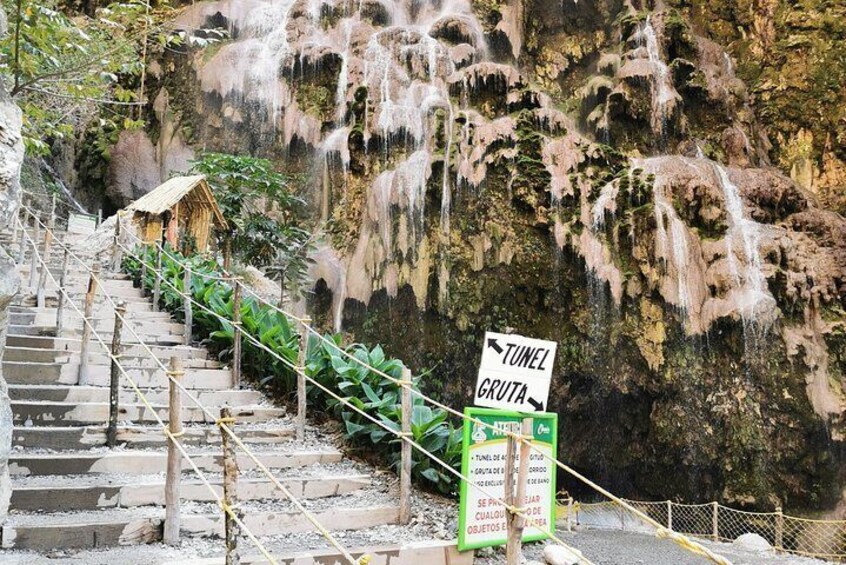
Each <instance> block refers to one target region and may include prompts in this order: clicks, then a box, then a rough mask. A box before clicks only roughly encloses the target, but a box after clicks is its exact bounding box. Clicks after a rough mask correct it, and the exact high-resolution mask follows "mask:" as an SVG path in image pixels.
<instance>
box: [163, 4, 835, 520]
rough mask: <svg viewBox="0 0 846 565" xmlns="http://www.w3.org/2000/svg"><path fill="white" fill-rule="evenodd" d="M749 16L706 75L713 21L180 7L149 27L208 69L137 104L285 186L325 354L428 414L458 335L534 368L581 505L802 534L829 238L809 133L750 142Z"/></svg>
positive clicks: (822, 496) (715, 52) (717, 35)
mask: <svg viewBox="0 0 846 565" xmlns="http://www.w3.org/2000/svg"><path fill="white" fill-rule="evenodd" d="M774 5H778V9H777V10H776V12H775V14H766V13H764V12H765V10H764V11H763V12H762V11H761V10H759V9H758V8H756V9H754V10H751V14H752V16H750V17H752V18H753V20H754V21H746V19H745V16H743V17H741V16H740V15H739V14H735V15H734V16H732V17H736V18H738V19H740V20H743V21H740V22H738V23H740V24H741V25H742V26H747V27H750V26H751V27H752V28H754V33H752V34H750V38H749V39H748V42H749V43H747V39H746V38H744V39H743V40H738V41H737V42H735V43H732V44H731V45H729V44H728V42H726V41H723V39H725V38H731V39H736V38H735V31H729V30H728V28H726V29H723V28H718V27H717V24H718V22H719V21H721V20H725V19H726V16H725V15H724V13H721V14H720V17H718V18H713V21H712V22H708V23H707V24H704V23H703V21H702V20H703V19H705V18H707V17H708V15H709V10H710V8H708V7H703V8H700V9H699V12H696V13H693V12H694V10H693V9H692V8H688V7H687V6H676V5H675V3H672V2H670V3H667V5H664V4H661V5H656V6H654V7H653V6H646V5H643V4H641V3H638V2H634V3H629V2H618V1H611V0H609V1H600V2H571V1H569V0H567V1H565V2H562V3H557V2H539V1H525V2H520V1H517V2H514V1H509V2H504V1H502V2H500V1H484V2H483V1H478V0H474V1H472V2H470V1H463V0H455V1H452V2H391V3H389V2H376V1H373V2H370V1H368V2H363V3H356V4H355V5H353V4H350V3H345V2H340V1H316V0H315V1H306V0H297V1H293V0H284V1H282V2H264V1H257V2H255V3H250V5H249V9H246V8H239V6H238V5H236V3H229V2H200V3H196V4H194V5H192V6H190V7H187V8H186V9H185V11H184V12H183V13H182V14H181V15H180V18H179V20H178V21H177V22H176V26H177V27H178V26H183V27H185V29H188V30H191V29H195V28H199V27H202V26H204V25H206V26H218V25H224V26H225V27H228V28H229V29H230V30H231V32H232V37H231V39H230V40H228V41H226V42H224V43H223V44H222V45H219V46H215V47H214V48H213V49H209V50H207V51H202V50H197V51H196V52H191V53H190V54H189V55H188V56H182V57H180V56H177V55H173V54H171V55H168V57H169V58H168V60H166V61H163V62H162V67H163V68H170V69H173V72H171V73H164V74H162V75H160V76H159V77H153V78H151V80H150V83H149V88H150V94H149V98H150V99H157V100H164V99H166V100H167V101H168V105H167V108H168V115H169V116H170V118H169V119H170V122H169V125H168V126H167V128H165V129H167V130H168V135H167V136H165V137H166V138H167V139H175V140H177V141H178V142H179V144H181V143H182V142H183V141H184V143H185V144H186V145H192V146H194V147H203V148H206V149H216V150H223V151H226V150H231V148H232V147H237V148H239V151H241V150H242V151H244V152H250V153H256V154H261V155H265V156H269V157H272V158H274V159H276V161H277V162H278V163H279V165H280V167H281V168H285V169H286V170H289V171H290V172H295V173H298V174H301V175H302V176H303V177H304V178H306V179H307V180H306V181H305V183H304V186H302V187H301V190H302V192H303V194H304V195H306V196H307V197H309V198H310V200H311V201H312V202H313V210H314V216H315V221H316V222H320V225H322V226H324V227H325V238H324V241H322V242H321V245H320V248H319V252H318V253H317V254H316V256H315V259H316V260H317V263H316V265H315V266H314V269H313V272H312V275H313V276H314V278H315V281H316V282H315V289H316V293H315V295H314V298H313V299H312V301H311V305H310V306H311V309H312V310H313V312H314V317H315V318H316V319H317V320H320V321H321V323H322V324H323V325H324V326H325V328H326V329H327V330H328V329H334V330H339V329H345V330H347V331H349V332H350V333H352V334H354V337H355V338H356V339H361V340H364V341H368V342H380V343H383V344H385V345H386V347H387V348H388V349H389V350H390V351H391V353H392V354H394V355H396V356H398V357H400V358H402V359H404V360H406V361H407V362H409V363H410V364H411V365H412V367H414V368H415V369H422V368H430V367H436V370H435V371H434V373H433V374H431V375H428V376H427V377H426V380H425V383H424V387H426V388H427V389H428V390H429V391H431V392H433V393H435V394H436V395H438V396H440V397H442V398H445V399H447V400H449V401H450V402H452V403H453V404H455V405H461V404H464V403H467V402H468V399H469V398H470V397H471V396H472V383H473V380H474V378H475V370H476V361H475V360H476V359H478V355H479V344H480V343H481V336H482V333H483V332H484V331H485V330H497V329H503V328H505V327H514V328H516V329H517V330H518V331H519V332H520V333H524V334H529V335H535V336H539V337H540V336H542V337H546V338H549V339H555V340H557V341H558V343H559V348H558V351H559V358H558V359H557V365H556V366H557V370H556V374H555V376H554V383H553V395H552V398H551V409H553V410H556V411H558V412H559V414H560V417H561V426H560V429H561V442H562V451H561V455H562V456H563V457H564V458H566V459H568V460H570V461H573V462H575V463H576V464H577V465H579V466H580V467H581V468H583V469H584V470H585V471H586V472H588V474H589V475H591V476H594V477H597V478H598V479H600V480H601V481H603V482H604V484H606V485H608V486H610V487H613V488H615V489H617V490H618V491H619V492H620V493H622V494H629V495H633V496H634V495H637V494H641V495H650V496H655V497H659V498H662V499H663V498H667V497H669V496H679V497H681V498H684V499H685V500H694V499H695V500H700V499H710V498H712V497H716V498H720V499H721V500H724V501H727V502H733V503H736V504H744V505H749V506H754V507H760V508H768V509H771V508H772V507H773V506H775V505H777V504H781V505H783V506H785V507H791V506H792V507H795V508H808V507H814V508H832V507H833V506H834V503H835V501H836V500H837V498H838V497H839V496H840V492H841V486H842V485H843V484H844V482H846V476H844V475H843V467H842V460H843V438H844V433H845V431H846V430H845V429H844V425H846V424H845V423H844V421H843V418H844V409H845V408H846V405H845V404H844V374H846V365H844V363H845V362H846V361H844V359H846V355H844V351H846V329H844V309H846V287H844V285H846V281H844V273H845V272H846V248H844V245H846V237H844V230H845V229H846V221H844V219H843V218H842V216H839V215H837V213H835V212H832V211H831V210H830V209H829V208H827V207H826V206H827V203H828V202H829V201H830V200H829V199H827V197H826V198H823V199H820V196H821V194H819V195H814V194H813V190H815V188H814V186H815V185H814V182H816V181H815V180H814V179H818V178H819V177H820V175H823V172H822V171H823V169H820V170H819V171H815V170H814V167H815V165H814V163H815V161H814V160H815V159H817V161H816V162H820V159H819V155H821V153H820V152H819V146H820V143H821V141H820V138H819V132H817V131H816V130H817V129H818V128H815V130H814V131H815V133H814V134H809V135H811V137H812V138H813V139H809V138H807V136H805V137H801V136H798V134H796V135H793V137H785V139H784V140H782V139H781V138H780V137H779V135H781V133H780V131H773V130H772V129H768V128H766V127H764V125H763V124H768V123H769V121H768V120H767V119H763V120H762V119H761V115H760V111H761V106H760V104H761V103H762V101H761V99H760V98H756V95H760V94H761V93H762V92H764V91H767V92H770V91H772V88H774V87H772V88H771V87H765V86H764V84H765V82H766V81H767V80H770V79H767V78H765V77H753V75H754V73H753V72H752V69H750V65H749V60H748V59H746V58H743V57H742V54H744V53H746V52H747V51H746V50H747V49H752V50H753V51H752V52H755V51H754V49H758V48H759V47H761V46H764V45H773V42H774V41H775V38H776V34H775V33H774V30H775V29H776V27H778V26H780V25H786V24H785V22H784V21H783V20H780V19H779V18H781V17H782V16H783V13H782V10H784V9H785V8H784V7H783V6H781V3H778V2H776V3H774ZM823 11H825V10H823ZM700 12H701V13H700ZM759 12H760V13H759ZM826 13H827V12H826ZM729 19H731V18H729ZM815 21H816V20H815ZM795 25H796V24H795V22H794V23H792V24H790V26H795ZM756 45H757V46H758V47H755V46H756ZM803 49H804V48H803ZM800 51H801V50H800ZM763 52H764V51H761V53H763ZM757 56H758V57H759V58H760V57H761V56H762V55H761V54H760V53H759V54H758V55H757ZM744 79H745V80H744ZM753 79H754V80H753ZM750 80H752V82H750ZM762 81H764V82H762ZM162 104H163V103H161V104H159V106H160V107H159V110H157V111H160V110H161V106H162ZM764 106H765V107H767V108H769V107H771V104H770V103H769V102H768V101H765V103H764ZM785 131H787V130H785ZM179 132H181V133H179ZM177 133H179V136H177V135H176V134H177ZM791 135H792V134H791ZM180 136H181V137H180ZM800 137H801V139H800ZM155 138H157V137H156V136H152V137H151V139H155ZM794 139H795V141H791V140H794ZM832 139H835V138H832ZM800 141H801V143H800ZM174 143H176V141H174ZM179 144H177V145H178V146H180V147H181V145H179ZM833 145H834V143H833V142H832V146H833ZM791 147H793V148H794V149H795V150H794V149H790V148H791ZM807 147H810V148H811V149H812V150H810V153H809V152H808V151H806V150H805V148H807ZM149 149H150V148H149V147H148V151H147V152H148V153H149V152H150V151H149ZM788 150H789V151H793V153H791V155H794V156H795V159H792V160H789V163H787V164H789V165H790V166H785V164H786V162H785V161H784V156H785V155H787V154H788V153H789V151H788ZM824 154H825V155H829V157H828V160H827V161H825V160H823V161H824V162H826V163H828V165H827V168H825V169H824V172H825V175H827V176H826V177H825V178H826V179H827V180H826V182H827V183H829V184H830V183H831V182H834V180H833V179H837V178H841V177H842V175H840V174H839V171H840V168H839V165H838V163H839V162H840V161H839V159H840V157H838V155H839V154H838V152H837V150H836V149H833V148H832V149H830V150H828V152H827V153H825V152H824ZM800 157H801V159H800ZM802 159H804V161H803V160H802ZM770 163H773V164H774V165H777V166H779V167H781V172H780V171H779V170H778V169H776V168H774V167H773V166H771V165H770ZM803 163H810V165H807V166H806V164H803ZM808 167H810V168H808ZM794 168H795V171H794V170H793V169H794ZM791 171H793V172H792V177H793V178H788V176H787V175H786V173H791ZM802 179H806V180H807V179H810V180H808V182H805V180H802ZM797 181H798V182H797ZM827 186H828V185H827ZM808 189H811V190H808ZM599 439H601V441H598V440H599Z"/></svg>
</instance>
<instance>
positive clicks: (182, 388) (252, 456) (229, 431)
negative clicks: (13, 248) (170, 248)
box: [18, 206, 358, 564]
mask: <svg viewBox="0 0 846 565" xmlns="http://www.w3.org/2000/svg"><path fill="white" fill-rule="evenodd" d="M22 208H23V209H24V210H25V211H26V212H27V213H29V214H30V215H32V217H33V218H35V219H36V221H37V222H38V223H39V224H41V225H42V226H43V227H44V228H45V229H49V228H48V227H47V226H45V225H44V224H43V222H41V220H40V219H38V218H37V217H36V216H35V215H33V214H32V210H30V209H29V208H27V207H25V206H24V207H22ZM18 221H19V220H18ZM26 237H27V239H29V240H30V243H32V245H33V252H34V253H35V254H37V249H36V247H37V245H35V244H34V243H33V240H32V238H30V237H29V235H28V234H27V235H26ZM59 245H60V246H61V247H62V248H63V249H64V250H65V251H66V252H67V253H68V256H69V257H71V258H72V259H74V260H75V261H76V262H78V263H79V264H80V265H81V266H82V267H83V269H85V271H87V272H88V273H89V276H90V277H91V280H93V281H94V282H95V283H96V284H97V286H98V288H99V289H101V290H102V294H103V296H104V297H105V298H106V299H107V301H108V302H109V303H110V305H111V306H112V307H113V308H114V309H115V316H116V318H117V319H119V320H121V322H122V323H123V324H124V326H123V327H124V328H126V329H127V330H129V332H130V333H131V334H132V336H133V337H134V338H135V339H136V340H137V342H138V344H139V345H141V347H142V348H143V349H144V350H145V351H146V352H147V353H148V354H149V355H150V357H151V358H152V359H153V361H154V362H155V363H156V364H157V365H158V366H159V368H160V369H161V370H163V371H164V372H165V375H166V376H167V378H168V380H169V382H171V383H173V385H174V386H176V387H177V388H178V389H179V390H180V392H181V393H182V394H184V395H185V396H187V397H188V398H189V399H190V400H191V401H192V402H193V403H194V404H195V405H196V406H197V407H198V408H199V409H200V410H201V411H202V412H203V413H204V414H205V415H206V416H207V417H209V418H210V419H211V420H212V421H213V422H215V423H217V425H218V427H219V428H220V430H221V432H223V433H225V434H227V436H228V437H230V438H231V439H232V441H233V442H235V444H236V445H237V446H238V447H239V448H240V449H241V450H242V451H243V452H244V454H245V455H246V456H247V457H248V458H249V459H250V460H252V461H253V462H254V463H255V464H256V466H257V467H258V468H259V470H261V471H262V473H264V474H265V475H266V476H267V477H268V479H269V480H270V481H271V483H272V484H273V485H274V486H275V487H276V488H277V489H279V490H280V491H281V492H282V493H283V495H285V497H286V498H287V499H288V500H289V501H290V502H291V503H292V504H293V505H294V506H295V507H296V508H297V510H298V511H299V512H300V513H301V514H303V516H305V518H306V519H307V520H308V521H309V522H310V523H311V524H312V525H313V526H314V527H315V529H316V530H317V531H318V532H319V533H320V534H321V535H322V536H323V537H324V538H326V540H327V541H328V542H329V543H330V545H332V546H333V547H334V548H335V549H337V550H338V551H339V552H340V553H341V555H342V556H343V557H344V559H345V560H346V561H347V562H349V563H351V564H356V563H358V561H357V560H356V559H355V558H353V557H352V555H351V554H350V553H349V551H347V550H346V549H345V548H344V547H343V546H342V545H341V544H340V542H338V540H337V539H336V538H335V537H334V536H332V534H331V533H330V532H329V531H328V530H327V529H326V528H325V527H324V526H323V525H322V524H320V522H319V521H318V520H317V518H316V517H315V516H314V514H312V513H311V512H310V511H309V510H308V509H306V508H305V506H303V504H302V502H300V501H299V499H297V498H296V497H295V496H294V495H293V493H292V492H291V491H290V489H288V488H287V487H285V485H284V484H282V483H281V482H280V481H279V479H278V478H277V477H276V476H275V475H273V473H272V472H271V471H270V470H269V469H268V468H267V466H266V465H265V464H264V463H262V462H261V461H260V460H259V459H258V457H257V456H256V455H255V453H254V452H253V451H252V450H251V449H250V448H249V447H248V446H247V445H246V444H244V442H243V441H242V440H241V439H240V438H239V437H238V436H237V435H236V434H235V432H234V431H233V430H232V429H231V428H230V427H229V426H228V425H227V423H225V422H221V421H220V419H219V418H218V417H217V416H216V415H215V414H213V413H212V412H211V410H210V409H209V408H208V407H207V406H205V405H204V404H203V403H202V402H201V401H200V400H199V399H198V398H197V397H196V396H195V395H194V394H192V393H191V391H190V390H189V389H188V388H186V387H185V386H184V385H183V384H182V383H181V382H179V381H178V380H177V379H175V378H173V376H172V375H171V374H170V372H169V371H168V368H167V366H166V365H165V364H164V362H162V360H161V359H159V358H158V356H157V355H156V354H155V352H154V351H153V350H152V348H150V346H149V345H148V344H147V343H146V342H145V341H144V340H143V339H142V338H141V336H140V335H139V334H138V333H137V332H136V331H135V329H134V328H133V327H132V324H131V323H129V320H128V319H127V317H126V316H125V315H123V314H121V313H120V311H119V309H118V301H116V300H115V299H114V297H112V296H111V294H110V293H109V292H108V291H107V290H106V289H105V286H104V285H103V284H102V278H100V277H99V276H98V275H97V274H96V273H95V271H94V270H93V269H92V268H91V267H89V266H88V265H87V264H86V263H85V261H84V260H82V259H81V258H80V257H79V256H78V255H76V254H75V253H74V252H73V251H72V250H70V248H69V247H67V246H66V245H64V244H63V243H61V242H59ZM120 245H121V247H123V248H124V249H125V250H126V247H125V246H123V245H122V244H120ZM130 253H131V251H130ZM38 257H39V259H40V255H38ZM42 265H43V270H44V271H46V272H47V273H48V274H49V276H50V278H51V279H52V280H53V282H54V283H55V284H56V285H57V286H58V287H59V290H60V291H61V292H62V293H63V294H64V295H65V297H66V299H67V300H68V301H69V302H70V303H71V305H72V306H73V307H74V309H76V310H78V308H77V307H76V305H75V304H73V302H72V301H71V300H70V298H69V297H68V296H67V293H66V292H65V290H64V289H63V288H62V287H61V286H59V284H58V282H56V280H55V278H54V277H53V275H52V273H50V270H49V268H48V266H47V265H46V264H45V263H43V262H42ZM151 271H152V272H153V273H155V274H156V276H157V277H159V278H160V279H161V280H162V281H163V282H165V283H166V284H171V283H170V281H169V280H167V278H166V277H164V276H163V275H162V274H161V272H159V271H157V270H155V268H153V269H151ZM171 286H173V285H172V284H171ZM173 288H174V289H175V290H176V287H175V286H174V287H173ZM86 323H87V324H88V325H89V326H91V324H90V323H89V322H88V321H87V320H86ZM91 327H93V326H91ZM111 356H112V355H111V354H110V357H111ZM124 374H125V372H124ZM133 388H135V387H134V385H133ZM138 392H139V394H140V395H141V396H142V397H143V394H142V393H140V391H138ZM142 400H144V403H145V405H147V402H146V397H143V398H142ZM148 406H149V405H148ZM156 418H157V419H158V415H156ZM227 513H229V512H227ZM239 525H240V523H239ZM272 562H273V563H276V561H272Z"/></svg>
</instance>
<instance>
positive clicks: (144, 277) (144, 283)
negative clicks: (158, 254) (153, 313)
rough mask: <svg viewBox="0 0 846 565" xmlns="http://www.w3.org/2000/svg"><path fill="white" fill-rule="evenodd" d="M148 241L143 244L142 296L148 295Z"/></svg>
mask: <svg viewBox="0 0 846 565" xmlns="http://www.w3.org/2000/svg"><path fill="white" fill-rule="evenodd" d="M147 247H148V245H147V242H146V241H145V242H144V243H143V244H142V245H141V253H140V255H141V296H147Z"/></svg>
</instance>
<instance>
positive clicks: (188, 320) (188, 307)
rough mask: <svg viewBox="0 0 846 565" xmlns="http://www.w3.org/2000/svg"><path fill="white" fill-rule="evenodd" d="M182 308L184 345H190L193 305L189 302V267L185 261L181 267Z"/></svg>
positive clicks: (192, 329)
mask: <svg viewBox="0 0 846 565" xmlns="http://www.w3.org/2000/svg"><path fill="white" fill-rule="evenodd" d="M182 292H183V293H184V294H185V296H184V297H183V310H184V311H185V338H184V341H185V345H191V338H192V335H193V331H194V328H193V326H194V306H193V304H191V269H190V267H189V266H188V264H187V263H186V264H185V265H183V267H182Z"/></svg>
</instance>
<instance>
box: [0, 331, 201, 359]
mask: <svg viewBox="0 0 846 565" xmlns="http://www.w3.org/2000/svg"><path fill="white" fill-rule="evenodd" d="M147 345H148V346H149V348H150V350H152V351H153V353H155V354H156V357H158V358H159V359H162V360H165V359H170V358H171V357H172V356H177V357H179V358H181V359H208V351H207V350H205V349H203V348H200V347H190V346H186V345H181V344H177V345H176V346H173V345H155V344H147ZM109 346H111V344H109ZM6 347H28V348H33V349H54V350H58V351H70V352H75V353H78V352H79V347H80V340H79V338H72V337H55V336H27V335H23V336H15V335H9V336H7V337H6ZM89 351H90V352H91V353H96V354H105V353H106V350H105V349H103V347H102V346H101V345H100V343H99V342H97V341H96V340H94V339H92V340H91V349H90V350H89ZM121 353H122V354H123V355H131V356H135V357H139V356H144V355H149V353H148V351H147V348H145V347H144V346H142V345H140V344H126V345H125V346H124V347H122V348H121Z"/></svg>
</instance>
